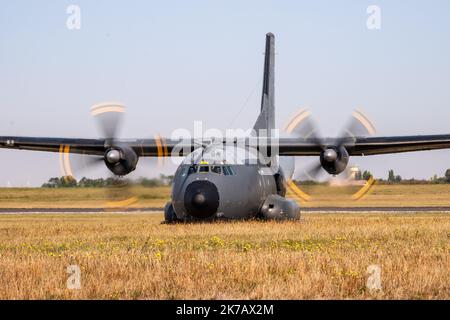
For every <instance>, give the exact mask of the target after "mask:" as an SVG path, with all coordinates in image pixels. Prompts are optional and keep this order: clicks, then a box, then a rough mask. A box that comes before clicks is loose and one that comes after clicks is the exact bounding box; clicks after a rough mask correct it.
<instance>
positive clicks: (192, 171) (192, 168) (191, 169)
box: [188, 164, 197, 175]
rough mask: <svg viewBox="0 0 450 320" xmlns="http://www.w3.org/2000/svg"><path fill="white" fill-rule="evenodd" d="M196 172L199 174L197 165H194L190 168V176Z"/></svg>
mask: <svg viewBox="0 0 450 320" xmlns="http://www.w3.org/2000/svg"><path fill="white" fill-rule="evenodd" d="M196 172H197V165H195V164H194V165H192V166H190V167H189V170H188V175H190V174H193V173H196Z"/></svg>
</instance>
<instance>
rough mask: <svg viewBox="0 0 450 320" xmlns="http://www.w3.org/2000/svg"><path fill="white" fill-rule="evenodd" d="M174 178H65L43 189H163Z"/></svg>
mask: <svg viewBox="0 0 450 320" xmlns="http://www.w3.org/2000/svg"><path fill="white" fill-rule="evenodd" d="M172 181H173V176H172V175H169V176H166V175H163V174H161V175H160V176H159V177H158V178H152V179H149V178H139V179H137V180H130V179H122V178H121V179H118V178H114V177H110V178H106V179H104V178H99V179H89V178H86V177H83V178H81V179H80V180H79V181H77V180H76V179H75V178H73V177H71V176H65V177H53V178H50V179H49V180H48V181H47V182H46V183H44V184H43V185H42V186H41V187H42V188H104V187H111V186H117V185H122V184H124V183H127V184H132V185H138V186H143V187H162V186H167V185H170V184H172Z"/></svg>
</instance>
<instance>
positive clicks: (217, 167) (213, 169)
mask: <svg viewBox="0 0 450 320" xmlns="http://www.w3.org/2000/svg"><path fill="white" fill-rule="evenodd" d="M211 171H212V172H214V173H217V174H222V168H221V167H220V166H212V167H211Z"/></svg>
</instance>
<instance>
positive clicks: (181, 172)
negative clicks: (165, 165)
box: [178, 166, 189, 177]
mask: <svg viewBox="0 0 450 320" xmlns="http://www.w3.org/2000/svg"><path fill="white" fill-rule="evenodd" d="M188 170H189V167H187V166H182V167H180V169H179V171H178V174H179V175H180V176H182V177H184V176H186V175H187V173H188Z"/></svg>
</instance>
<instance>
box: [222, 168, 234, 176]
mask: <svg viewBox="0 0 450 320" xmlns="http://www.w3.org/2000/svg"><path fill="white" fill-rule="evenodd" d="M223 174H224V175H226V176H232V175H234V171H233V169H232V168H231V167H230V166H223Z"/></svg>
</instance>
